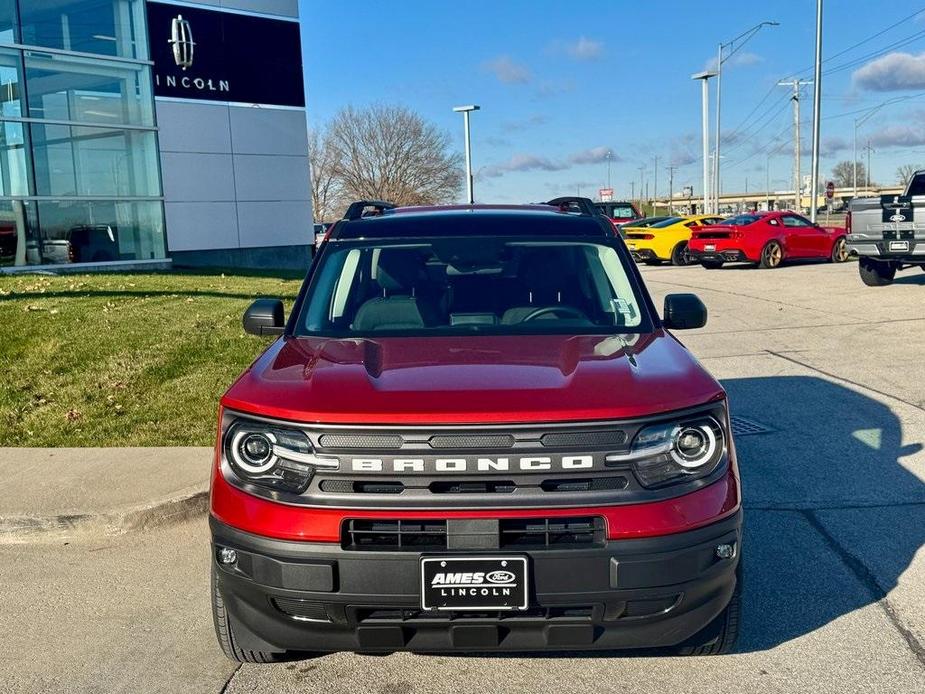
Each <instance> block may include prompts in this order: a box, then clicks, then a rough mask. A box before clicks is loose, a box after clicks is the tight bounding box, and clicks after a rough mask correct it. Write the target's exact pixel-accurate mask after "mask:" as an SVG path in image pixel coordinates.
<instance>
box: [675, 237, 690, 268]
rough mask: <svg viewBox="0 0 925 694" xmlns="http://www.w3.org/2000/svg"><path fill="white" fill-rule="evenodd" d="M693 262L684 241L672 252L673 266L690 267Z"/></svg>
mask: <svg viewBox="0 0 925 694" xmlns="http://www.w3.org/2000/svg"><path fill="white" fill-rule="evenodd" d="M692 262H693V259H692V258H691V254H690V251H689V250H688V249H687V241H682V242H681V243H679V244H678V245H677V246H675V247H674V248H673V249H672V250H671V264H672V265H678V266H681V267H683V266H685V265H690V264H691V263H692Z"/></svg>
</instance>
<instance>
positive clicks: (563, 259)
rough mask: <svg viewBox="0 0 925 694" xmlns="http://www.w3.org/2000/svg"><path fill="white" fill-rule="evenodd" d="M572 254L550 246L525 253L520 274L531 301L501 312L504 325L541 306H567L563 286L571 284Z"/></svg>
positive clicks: (521, 319)
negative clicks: (570, 264) (570, 261)
mask: <svg viewBox="0 0 925 694" xmlns="http://www.w3.org/2000/svg"><path fill="white" fill-rule="evenodd" d="M570 259H571V258H570V257H569V256H568V255H567V254H566V253H562V252H556V251H551V250H549V249H542V250H533V251H529V252H527V253H525V254H524V256H523V257H522V258H521V261H520V267H519V269H518V272H517V274H518V277H519V278H520V281H521V282H522V283H523V284H524V286H525V288H526V289H527V296H526V297H524V298H526V299H527V304H526V305H523V306H514V307H513V308H509V309H507V310H506V311H505V312H504V314H503V315H502V316H501V324H502V325H513V324H514V323H520V322H522V321H523V319H524V318H526V317H527V316H529V315H530V314H531V313H533V312H534V311H536V310H538V309H542V308H549V307H554V306H561V307H565V306H566V304H563V300H564V299H566V298H567V297H565V296H563V292H562V287H563V286H566V287H567V286H570V285H571V284H572V283H571V282H569V281H568V280H567V277H568V275H569V274H571V273H570V271H571V268H570V267H568V265H569V262H568V261H569V260H570Z"/></svg>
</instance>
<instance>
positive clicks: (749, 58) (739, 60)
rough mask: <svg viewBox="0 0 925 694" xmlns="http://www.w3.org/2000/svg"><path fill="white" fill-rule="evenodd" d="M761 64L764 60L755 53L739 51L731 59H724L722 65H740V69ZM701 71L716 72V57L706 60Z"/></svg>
mask: <svg viewBox="0 0 925 694" xmlns="http://www.w3.org/2000/svg"><path fill="white" fill-rule="evenodd" d="M761 62H764V58H762V57H761V56H760V55H758V54H757V53H750V52H749V51H739V52H738V53H734V54H733V55H732V57H731V58H726V60H724V61H723V65H729V66H733V65H741V66H742V67H748V66H750V65H757V64H758V63H761ZM703 69H704V70H708V71H710V72H716V56H713V57H712V58H710V59H709V60H707V62H706V63H704V66H703Z"/></svg>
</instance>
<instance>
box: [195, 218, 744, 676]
mask: <svg viewBox="0 0 925 694" xmlns="http://www.w3.org/2000/svg"><path fill="white" fill-rule="evenodd" d="M706 318H707V314H706V309H705V307H704V306H703V304H702V303H701V302H700V300H699V299H697V297H695V296H693V295H691V294H675V295H670V296H668V297H666V299H665V304H664V311H663V314H662V316H661V317H659V315H658V313H657V312H656V309H655V306H654V305H653V302H652V299H651V298H650V296H649V294H648V292H647V291H646V289H645V287H644V286H643V283H642V279H641V277H640V274H639V272H638V271H637V269H636V265H635V263H634V262H633V261H632V259H631V258H630V255H629V253H628V252H627V250H626V247H625V245H624V243H623V241H622V240H621V239H620V238H618V237H615V236H614V235H613V233H612V230H611V228H610V224H609V222H608V220H607V219H605V218H604V217H602V216H600V215H599V214H597V213H596V212H595V211H594V210H593V208H592V209H588V208H587V207H583V206H577V208H573V207H569V206H568V205H563V204H561V201H560V202H559V203H557V204H555V205H542V204H541V205H530V206H516V207H515V206H457V207H453V206H450V207H442V208H399V209H395V208H394V207H392V206H391V205H388V204H386V203H381V202H372V203H370V202H360V203H355V204H353V205H351V207H350V208H349V209H348V211H347V214H346V216H345V218H344V219H343V220H341V221H339V222H337V223H336V224H335V226H334V227H333V229H332V230H331V232H330V234H329V236H328V240H327V241H326V242H325V243H324V245H323V246H322V248H321V250H320V253H319V254H318V256H317V257H316V259H315V261H314V263H313V264H312V266H311V269H310V271H309V273H308V277H307V278H306V280H305V283H304V285H303V287H302V290H301V292H300V293H299V296H298V298H297V299H296V301H295V304H294V306H293V307H292V312H291V315H290V316H289V319H288V321H287V320H284V316H283V306H282V304H281V303H280V302H279V301H277V300H273V299H261V300H258V301H256V302H255V303H254V304H253V305H252V306H251V307H250V308H249V309H248V310H247V312H246V313H245V316H244V327H245V329H246V330H247V331H248V332H250V333H253V334H259V335H278V336H279V337H278V338H277V339H276V341H275V342H273V344H272V345H270V347H269V348H268V349H267V350H266V351H265V352H264V353H263V354H262V355H261V356H260V357H259V358H258V359H257V360H256V361H255V362H254V363H253V364H252V365H251V366H250V367H249V368H248V369H247V371H246V372H245V373H244V374H243V375H242V376H241V377H240V378H239V379H238V380H237V382H235V384H234V385H233V386H231V388H230V389H229V390H228V392H227V393H226V394H225V395H224V397H223V398H222V400H221V409H220V415H219V420H220V429H219V432H218V442H217V444H216V448H215V465H214V471H213V475H212V488H211V518H210V523H211V530H212V549H213V552H212V578H213V580H212V607H213V613H214V617H215V626H216V632H217V635H218V640H219V642H220V644H221V646H222V648H223V650H224V652H225V653H226V655H228V656H229V657H230V658H232V659H235V660H241V661H251V662H254V661H256V662H268V661H271V660H275V659H279V658H281V657H283V656H284V655H285V654H286V653H287V652H293V651H337V650H347V651H363V652H366V651H379V652H389V651H395V650H417V651H441V650H442V651H490V650H503V651H524V650H561V649H567V648H580V649H594V648H602V649H614V648H633V647H651V646H672V647H678V648H677V649H676V650H677V651H679V652H684V653H697V654H707V653H722V652H726V651H728V650H729V649H730V648H731V647H732V645H733V643H734V641H735V638H736V634H737V631H738V624H739V601H740V583H741V579H740V574H739V560H740V550H741V521H742V516H741V510H740V491H739V475H738V470H737V467H736V457H735V447H734V445H733V441H732V435H731V431H730V419H729V413H728V406H727V402H726V394H725V392H724V391H723V389H722V387H721V386H720V385H719V384H718V383H717V382H716V381H715V380H714V379H713V378H712V377H711V376H710V374H708V373H707V372H706V371H705V370H704V369H703V367H702V366H701V365H700V364H699V363H698V362H697V360H696V359H695V358H694V357H693V356H692V355H691V354H690V353H689V352H688V351H687V349H685V347H684V346H683V345H682V344H681V343H680V342H679V341H678V340H677V339H676V338H675V337H674V336H673V335H672V334H671V332H669V331H670V330H676V329H684V328H699V327H701V326H703V325H704V324H705V322H706Z"/></svg>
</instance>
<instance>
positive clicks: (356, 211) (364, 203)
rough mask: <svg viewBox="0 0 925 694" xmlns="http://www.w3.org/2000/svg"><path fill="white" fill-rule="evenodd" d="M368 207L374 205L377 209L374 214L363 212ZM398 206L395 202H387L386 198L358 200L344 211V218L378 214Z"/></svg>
mask: <svg viewBox="0 0 925 694" xmlns="http://www.w3.org/2000/svg"><path fill="white" fill-rule="evenodd" d="M367 207H372V208H373V210H375V211H374V212H373V213H372V214H370V213H367V214H363V212H364V211H365V210H366V208H367ZM396 207H397V205H395V204H394V203H391V202H385V201H384V200H357V201H356V202H352V203H350V206H349V207H348V208H347V211H346V212H344V219H348V220H354V219H361V218H362V217H373V216H378V215H380V214H382V213H383V212H385V211H386V210H394V209H395V208H396Z"/></svg>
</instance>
